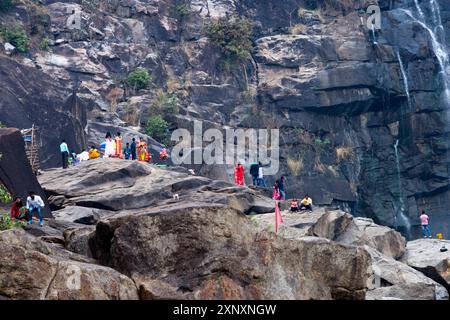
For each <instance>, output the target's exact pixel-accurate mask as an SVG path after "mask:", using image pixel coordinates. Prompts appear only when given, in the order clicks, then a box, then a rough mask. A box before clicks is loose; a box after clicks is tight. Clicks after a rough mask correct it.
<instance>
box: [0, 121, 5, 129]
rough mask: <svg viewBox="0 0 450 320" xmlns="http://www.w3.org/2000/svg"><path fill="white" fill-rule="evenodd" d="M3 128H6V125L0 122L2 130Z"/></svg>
mask: <svg viewBox="0 0 450 320" xmlns="http://www.w3.org/2000/svg"><path fill="white" fill-rule="evenodd" d="M1 128H6V125H5V124H4V123H3V122H1V121H0V129H1Z"/></svg>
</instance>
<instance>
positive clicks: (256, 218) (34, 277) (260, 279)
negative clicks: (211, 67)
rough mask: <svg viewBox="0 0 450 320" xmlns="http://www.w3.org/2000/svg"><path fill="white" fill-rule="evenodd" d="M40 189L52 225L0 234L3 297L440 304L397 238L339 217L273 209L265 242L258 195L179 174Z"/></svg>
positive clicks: (124, 168) (119, 167)
mask: <svg viewBox="0 0 450 320" xmlns="http://www.w3.org/2000/svg"><path fill="white" fill-rule="evenodd" d="M40 182H41V184H42V186H43V189H44V190H45V192H46V193H47V195H48V199H49V202H50V205H51V206H52V208H53V210H54V211H53V215H54V217H55V219H48V220H47V221H46V225H45V226H44V227H43V228H41V227H39V226H35V225H32V226H27V227H25V228H23V229H14V230H7V231H1V232H0V250H1V252H3V253H4V254H2V256H1V257H0V298H2V299H169V298H172V299H448V292H447V290H446V286H445V285H442V281H441V280H440V279H437V278H433V279H432V278H430V275H429V274H427V273H425V272H423V270H424V267H423V266H422V265H417V264H415V263H414V262H413V261H415V260H414V259H411V258H410V257H411V255H412V250H413V248H412V247H411V246H410V243H408V244H407V243H406V241H405V239H404V238H403V237H402V236H401V235H400V234H399V233H397V232H396V231H394V230H391V229H389V228H387V227H382V226H379V225H376V224H375V223H373V221H370V220H368V219H361V218H354V217H352V216H351V215H349V214H347V213H345V212H342V211H339V210H332V209H328V208H317V209H315V210H314V211H313V212H312V213H306V212H305V213H289V212H287V211H283V212H282V215H283V218H284V222H283V225H282V228H281V230H280V231H279V233H278V235H276V234H275V233H274V232H273V223H274V213H273V210H274V208H273V205H274V204H273V200H271V199H270V198H268V197H266V196H265V195H264V194H265V192H264V190H251V189H249V188H246V187H236V186H234V185H231V184H229V183H227V182H225V181H218V180H211V179H208V178H204V177H199V176H195V175H193V174H191V173H189V172H188V171H186V170H185V169H183V168H176V167H170V168H167V169H163V168H159V167H157V166H154V165H150V164H147V163H139V162H132V161H123V160H118V159H98V160H94V161H88V162H86V163H83V164H80V165H78V166H76V167H71V168H69V169H66V170H62V169H54V170H49V171H47V172H45V173H44V174H43V175H42V176H41V177H40ZM423 241H425V242H426V243H427V245H428V246H429V250H430V251H429V252H427V253H426V255H428V256H433V250H435V251H436V250H437V252H439V249H440V245H441V244H440V243H435V242H433V240H423ZM434 246H436V248H434ZM417 255H420V253H417ZM443 258H444V257H443ZM421 261H422V262H423V263H424V265H425V266H428V264H427V262H426V257H423V259H422V260H421ZM432 263H434V260H430V263H429V265H430V266H431V265H432ZM439 270H441V269H439ZM13 271H14V272H13ZM443 277H445V275H442V274H441V278H443Z"/></svg>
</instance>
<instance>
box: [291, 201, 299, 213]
mask: <svg viewBox="0 0 450 320" xmlns="http://www.w3.org/2000/svg"><path fill="white" fill-rule="evenodd" d="M289 211H291V212H296V211H299V207H298V200H297V199H292V201H291V208H290V209H289Z"/></svg>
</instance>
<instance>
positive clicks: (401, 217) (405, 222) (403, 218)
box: [394, 139, 411, 238]
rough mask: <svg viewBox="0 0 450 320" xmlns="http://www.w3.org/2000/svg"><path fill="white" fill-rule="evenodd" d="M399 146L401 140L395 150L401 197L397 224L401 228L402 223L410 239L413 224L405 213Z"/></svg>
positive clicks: (399, 194)
mask: <svg viewBox="0 0 450 320" xmlns="http://www.w3.org/2000/svg"><path fill="white" fill-rule="evenodd" d="M398 144H399V140H398V139H397V140H396V141H395V144H394V150H395V165H396V169H397V183H398V197H399V204H400V208H398V209H397V210H396V211H397V212H396V215H395V222H396V227H399V226H400V225H399V222H401V224H402V225H401V226H403V227H404V228H405V229H406V234H407V237H408V238H409V237H410V236H411V222H410V221H409V218H408V216H407V215H406V213H405V201H404V199H403V188H402V178H401V174H400V156H399V153H398Z"/></svg>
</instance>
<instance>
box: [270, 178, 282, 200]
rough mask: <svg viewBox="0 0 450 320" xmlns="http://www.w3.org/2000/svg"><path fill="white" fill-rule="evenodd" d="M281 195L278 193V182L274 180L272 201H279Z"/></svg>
mask: <svg viewBox="0 0 450 320" xmlns="http://www.w3.org/2000/svg"><path fill="white" fill-rule="evenodd" d="M280 198H281V193H280V181H279V180H276V181H275V183H274V185H273V193H272V199H274V200H280Z"/></svg>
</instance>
